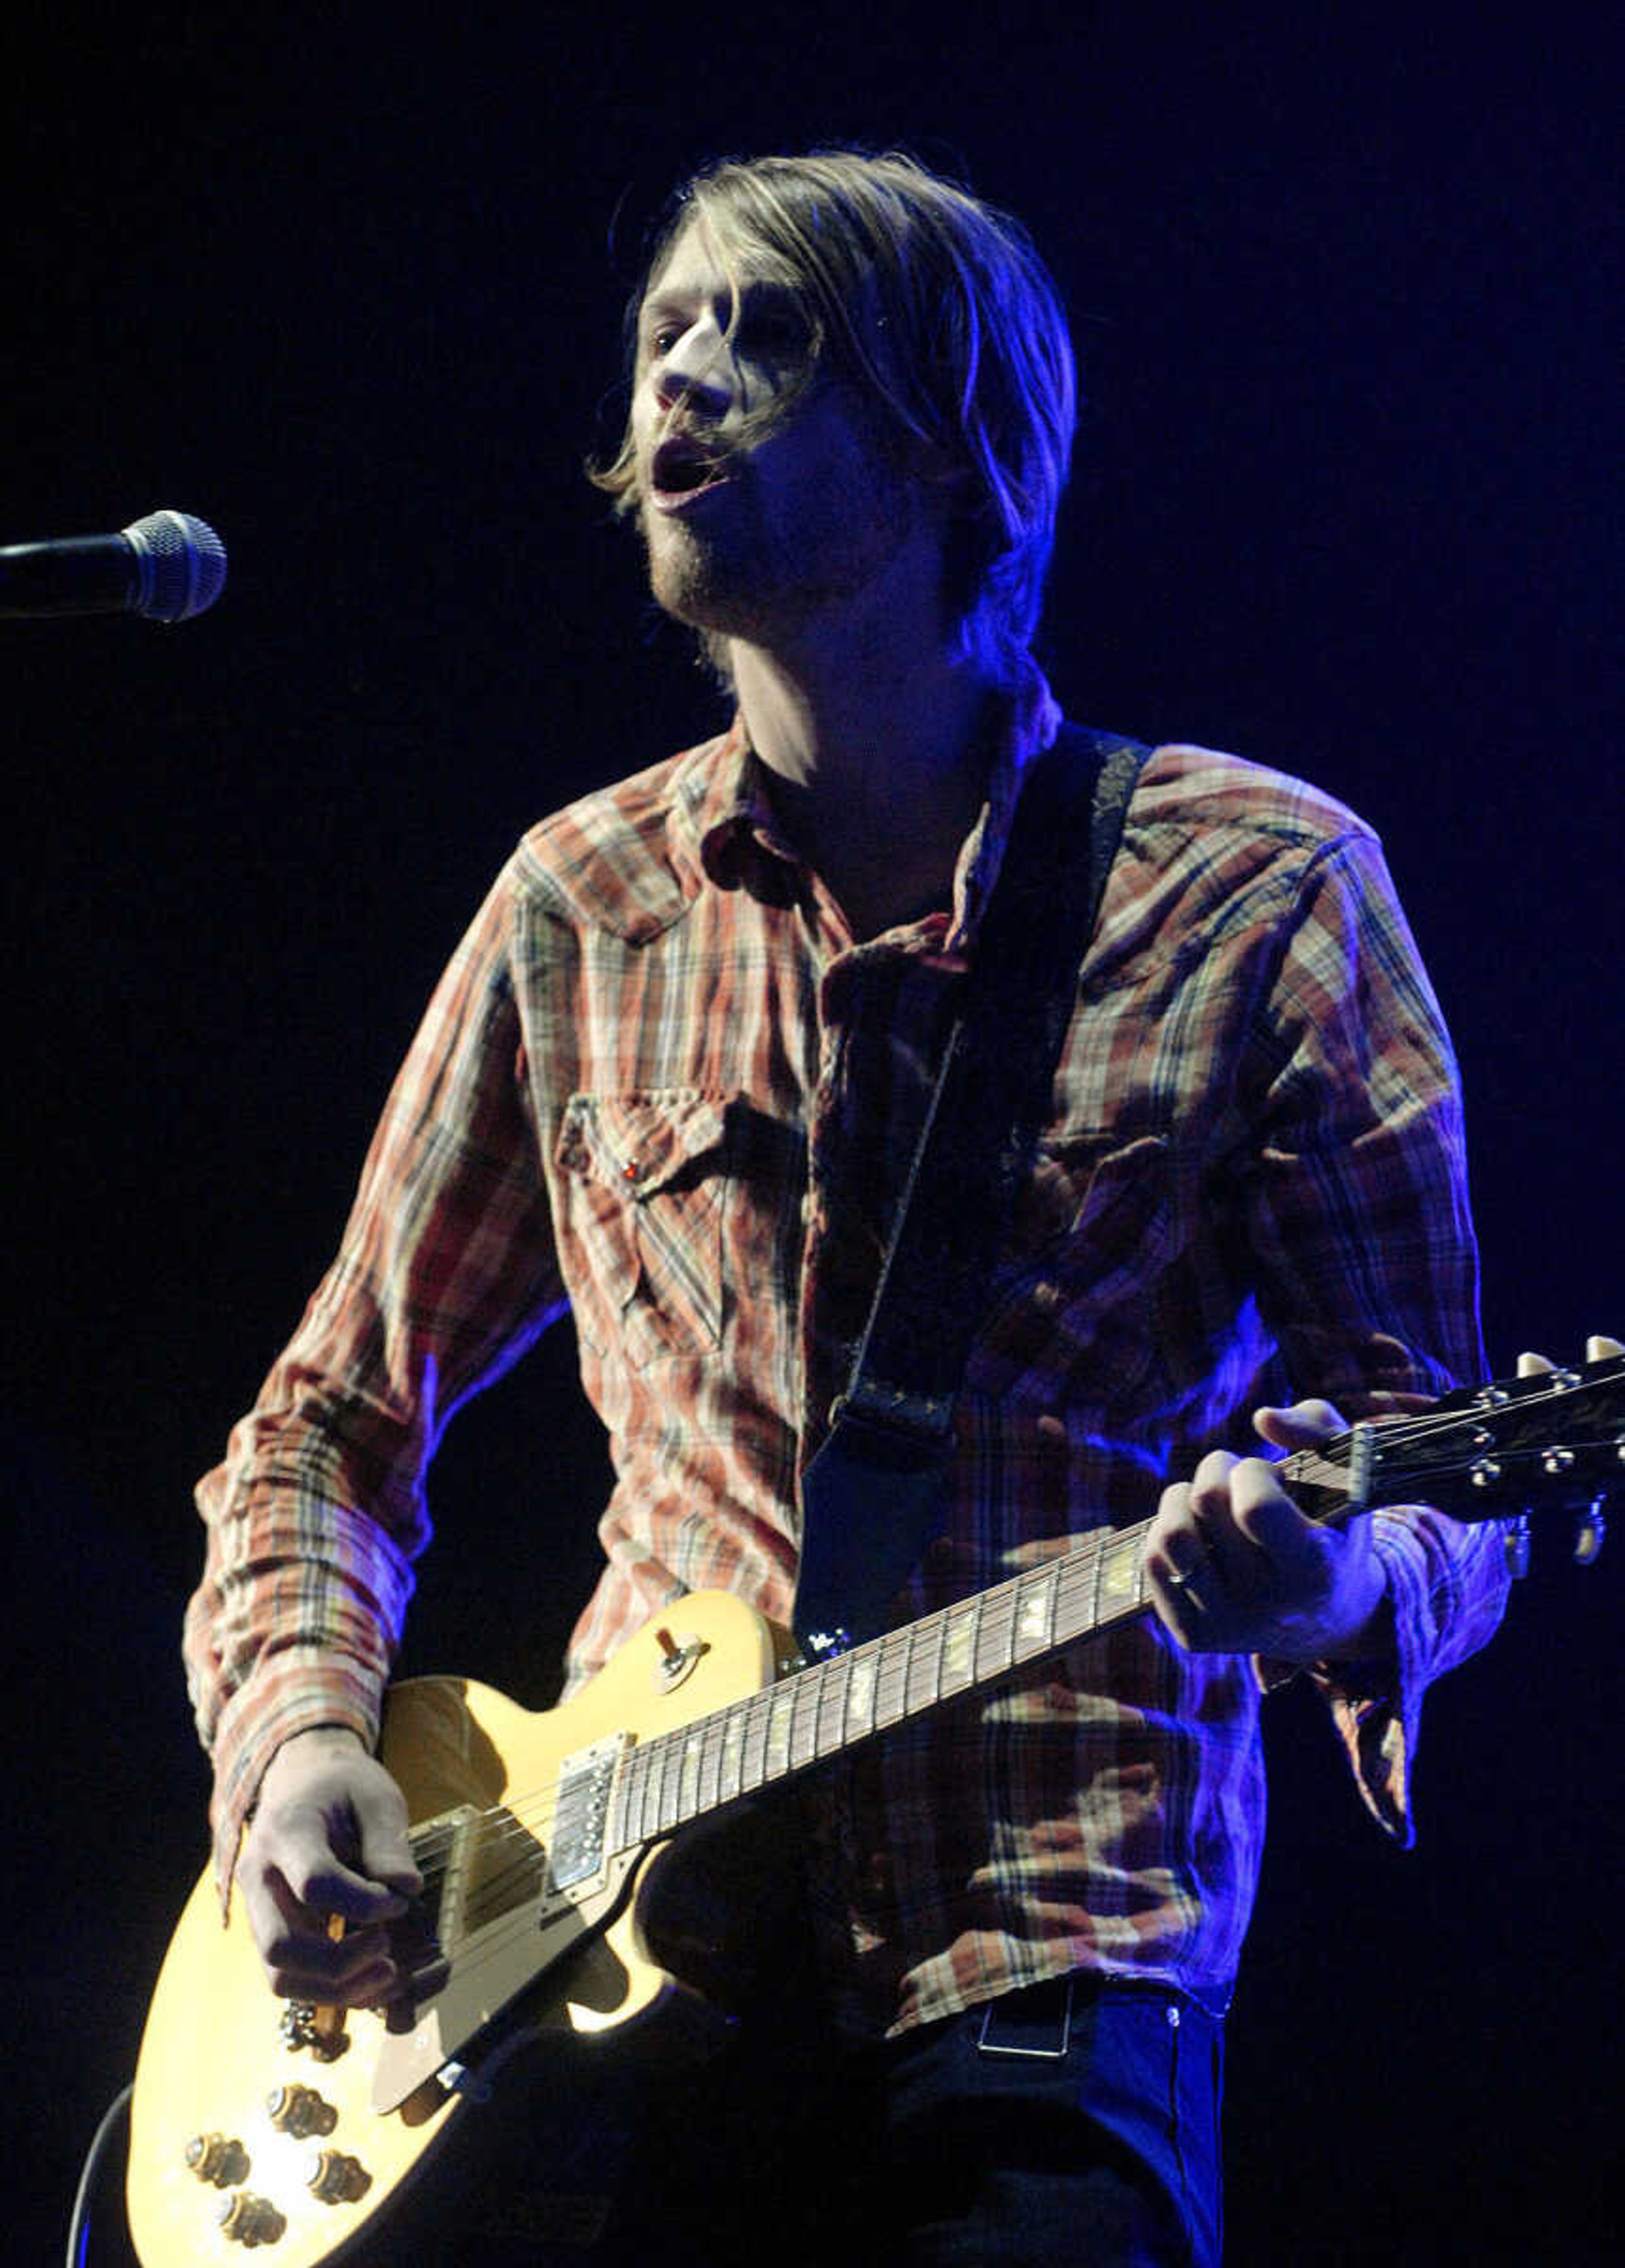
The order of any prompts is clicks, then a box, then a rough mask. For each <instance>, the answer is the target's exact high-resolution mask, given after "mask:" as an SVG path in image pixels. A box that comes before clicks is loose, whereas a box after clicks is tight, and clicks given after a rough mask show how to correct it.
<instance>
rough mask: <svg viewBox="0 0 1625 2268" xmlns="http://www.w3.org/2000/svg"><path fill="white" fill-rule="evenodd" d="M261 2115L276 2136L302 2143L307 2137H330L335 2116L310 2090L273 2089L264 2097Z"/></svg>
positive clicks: (337, 2118)
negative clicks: (263, 2113) (264, 2116)
mask: <svg viewBox="0 0 1625 2268" xmlns="http://www.w3.org/2000/svg"><path fill="white" fill-rule="evenodd" d="M265 2115H266V2117H268V2119H269V2120H270V2122H271V2124H272V2125H273V2126H275V2127H276V2130H277V2132H278V2133H281V2134H291V2135H293V2136H294V2137H295V2138H296V2139H298V2140H299V2141H303V2140H304V2139H305V2136H306V2135H307V2134H331V2133H332V2132H333V2130H334V2128H335V2126H336V2125H337V2124H338V2123H339V2114H338V2112H337V2111H336V2110H335V2109H334V2107H333V2105H332V2104H331V2103H330V2102H328V2101H327V2098H326V2097H325V2096H324V2095H318V2094H317V2092H316V2090H315V2088H313V2087H274V2088H272V2089H271V2091H270V2093H269V2094H268V2095H267V2096H266V2098H265Z"/></svg>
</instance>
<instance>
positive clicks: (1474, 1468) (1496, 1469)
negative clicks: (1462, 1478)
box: [1467, 1457, 1501, 1488]
mask: <svg viewBox="0 0 1625 2268" xmlns="http://www.w3.org/2000/svg"><path fill="white" fill-rule="evenodd" d="M1500 1477H1501V1468H1500V1466H1499V1465H1498V1464H1496V1461H1495V1459H1494V1458H1493V1457H1474V1460H1473V1462H1472V1463H1471V1464H1470V1465H1469V1466H1468V1467H1467V1478H1468V1479H1469V1480H1470V1481H1471V1482H1472V1484H1473V1485H1474V1488H1493V1487H1494V1486H1495V1484H1496V1482H1497V1481H1498V1480H1499V1479H1500Z"/></svg>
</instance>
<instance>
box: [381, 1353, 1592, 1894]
mask: <svg viewBox="0 0 1625 2268" xmlns="http://www.w3.org/2000/svg"><path fill="white" fill-rule="evenodd" d="M1555 1398H1557V1396H1556V1394H1555V1392H1548V1393H1545V1394H1540V1395H1526V1396H1525V1397H1524V1403H1525V1406H1528V1405H1529V1404H1530V1403H1544V1402H1547V1401H1550V1400H1553V1399H1555ZM1460 1419H1461V1413H1460V1412H1452V1413H1447V1414H1446V1415H1445V1416H1442V1417H1441V1416H1439V1415H1438V1414H1437V1413H1417V1415H1416V1416H1415V1417H1413V1418H1401V1419H1398V1420H1395V1421H1393V1423H1392V1424H1389V1425H1385V1427H1384V1428H1383V1432H1384V1436H1385V1439H1386V1441H1387V1442H1388V1443H1389V1444H1390V1445H1402V1444H1404V1443H1407V1442H1412V1441H1415V1440H1417V1439H1422V1438H1426V1437H1427V1436H1429V1435H1430V1434H1435V1433H1438V1432H1446V1433H1448V1432H1454V1431H1455V1430H1457V1427H1458V1425H1459V1424H1460ZM1326 1446H1327V1448H1328V1449H1334V1448H1336V1447H1341V1446H1342V1444H1341V1443H1331V1444H1327V1445H1326ZM1299 1454H1300V1455H1302V1456H1304V1460H1305V1463H1307V1464H1308V1465H1310V1466H1312V1467H1313V1466H1319V1467H1320V1468H1321V1469H1324V1470H1326V1471H1328V1472H1330V1473H1333V1474H1338V1473H1341V1472H1342V1471H1343V1470H1345V1469H1346V1468H1344V1467H1342V1466H1338V1465H1336V1464H1335V1462H1332V1461H1331V1460H1330V1459H1329V1458H1327V1456H1325V1455H1324V1454H1323V1453H1321V1452H1319V1451H1311V1452H1308V1453H1299ZM1289 1462H1290V1461H1289ZM1293 1477H1294V1478H1295V1479H1297V1480H1298V1482H1299V1484H1302V1482H1303V1481H1304V1480H1305V1479H1306V1478H1310V1477H1313V1475H1312V1474H1310V1473H1305V1471H1304V1469H1303V1467H1302V1466H1301V1465H1300V1467H1299V1469H1298V1472H1297V1473H1296V1474H1295V1475H1294V1476H1293ZM1435 1477H1437V1476H1435ZM1142 1533H1143V1528H1136V1529H1130V1530H1128V1531H1118V1530H1112V1531H1105V1530H1102V1531H1099V1533H1098V1534H1097V1535H1092V1536H1090V1537H1088V1538H1086V1539H1085V1541H1084V1542H1083V1543H1079V1544H1077V1545H1074V1546H1073V1547H1072V1548H1071V1549H1070V1550H1069V1551H1068V1552H1067V1553H1065V1554H1064V1555H1063V1556H1062V1557H1060V1558H1059V1559H1058V1560H1057V1561H1055V1562H1052V1563H1051V1564H1050V1565H1048V1566H1047V1567H1045V1568H1044V1569H1042V1570H1040V1571H1030V1572H1029V1573H1028V1575H1027V1576H1026V1578H1025V1579H1024V1578H1020V1577H1018V1578H1011V1579H1008V1580H1009V1581H1010V1584H1011V1590H1012V1592H1013V1590H1014V1588H1015V1587H1018V1585H1019V1583H1020V1582H1021V1581H1022V1580H1027V1581H1028V1582H1029V1583H1033V1582H1036V1581H1040V1580H1050V1581H1051V1582H1052V1583H1053V1584H1054V1585H1055V1587H1056V1588H1057V1589H1059V1587H1061V1585H1062V1584H1063V1583H1064V1582H1065V1581H1066V1580H1068V1578H1069V1577H1073V1578H1075V1577H1077V1575H1078V1574H1080V1573H1081V1572H1083V1563H1085V1562H1088V1563H1089V1568H1090V1572H1093V1567H1094V1565H1095V1563H1097V1562H1098V1561H1099V1559H1100V1558H1101V1557H1103V1555H1104V1552H1105V1550H1107V1548H1108V1547H1109V1545H1110V1544H1111V1543H1121V1541H1122V1540H1123V1538H1124V1535H1134V1536H1136V1538H1137V1536H1138V1535H1140V1534H1142ZM994 1589H995V1591H996V1592H1002V1591H1004V1586H1002V1585H1001V1586H996V1587H994ZM985 1595H990V1594H984V1596H985ZM1002 1603H1004V1604H1008V1605H1009V1606H1010V1607H1011V1609H1013V1608H1014V1605H1015V1601H1014V1598H1013V1595H1012V1596H1009V1597H1007V1598H1006V1599H1005V1600H1004V1602H1002ZM1136 1610H1137V1609H1136ZM951 1612H952V1609H939V1610H938V1616H930V1617H925V1618H923V1619H924V1620H928V1621H936V1620H938V1618H939V1617H941V1618H943V1619H945V1617H946V1616H948V1615H949V1614H950V1613H951ZM1012 1621H1013V1614H1012ZM913 1627H914V1628H916V1629H917V1628H918V1627H919V1626H918V1625H915V1626H913ZM888 1635H889V1637H890V1638H891V1639H892V1640H893V1642H894V1641H895V1640H896V1639H897V1638H900V1637H901V1635H902V1634H901V1633H891V1634H888ZM978 1635H979V1637H980V1635H981V1633H980V1632H979V1633H978ZM999 1635H1000V1636H1006V1635H1008V1632H1001V1633H1000V1634H999ZM1079 1635H1084V1633H1080V1634H1079ZM1070 1642H1073V1641H1071V1640H1065V1639H1063V1640H1062V1641H1061V1643H1063V1644H1066V1643H1070ZM898 1650H899V1651H901V1652H902V1653H905V1654H906V1653H907V1652H908V1647H907V1646H904V1647H903V1648H901V1649H898ZM874 1661H875V1667H876V1672H877V1683H883V1682H885V1681H887V1680H889V1681H890V1683H891V1684H892V1685H893V1687H895V1686H896V1685H897V1684H898V1683H903V1684H904V1685H905V1686H906V1684H907V1683H908V1677H909V1672H910V1669H911V1668H912V1663H911V1662H909V1661H908V1660H906V1659H905V1660H903V1661H895V1662H889V1663H888V1661H886V1641H878V1642H877V1646H876V1651H875V1654H874ZM1016 1666H1017V1665H1016V1664H1015V1663H1014V1662H1013V1661H1005V1660H1004V1659H1003V1658H997V1657H996V1659H995V1661H993V1663H992V1664H991V1665H990V1666H989V1667H988V1668H982V1667H981V1665H980V1664H979V1665H978V1667H977V1669H976V1671H975V1672H974V1675H973V1678H972V1681H971V1686H970V1688H969V1689H967V1690H974V1686H975V1685H976V1684H977V1683H984V1682H991V1680H993V1679H995V1678H996V1677H998V1676H999V1675H1003V1674H1004V1672H1005V1671H1006V1670H1007V1669H1009V1668H1014V1667H1016ZM813 1667H814V1668H818V1669H820V1670H824V1669H828V1668H831V1667H833V1665H831V1664H815V1665H813ZM782 1690H783V1688H782V1687H775V1686H767V1687H763V1688H761V1689H759V1690H758V1691H756V1692H755V1693H753V1694H750V1695H747V1696H745V1697H741V1698H739V1699H737V1700H736V1701H734V1702H732V1703H729V1704H726V1705H724V1706H723V1707H721V1708H720V1709H717V1710H714V1711H711V1712H707V1713H706V1715H704V1716H702V1718H700V1719H696V1720H695V1721H694V1723H693V1724H690V1725H688V1726H684V1727H673V1729H672V1731H671V1732H669V1733H664V1734H656V1735H655V1736H653V1738H652V1739H651V1741H649V1742H645V1743H643V1744H642V1745H641V1752H642V1755H643V1756H654V1757H655V1758H656V1763H655V1764H651V1765H647V1766H645V1768H644V1771H643V1778H644V1779H645V1780H647V1779H650V1778H654V1777H655V1776H656V1775H657V1773H661V1774H663V1773H664V1771H665V1769H666V1768H667V1765H668V1761H669V1749H670V1745H671V1744H673V1743H676V1742H679V1741H680V1740H688V1739H691V1738H693V1737H694V1736H695V1732H696V1730H697V1729H698V1730H699V1731H700V1736H701V1738H702V1740H703V1739H705V1738H706V1737H707V1735H706V1734H705V1733H704V1731H703V1729H702V1728H704V1727H706V1726H707V1725H708V1723H710V1724H711V1725H712V1735H711V1736H712V1737H714V1734H715V1730H716V1728H717V1727H719V1726H720V1724H721V1720H722V1719H724V1718H726V1717H729V1716H731V1715H732V1716H736V1717H739V1718H748V1717H749V1715H750V1714H751V1713H752V1712H753V1710H754V1712H755V1713H756V1714H757V1715H758V1716H762V1715H766V1714H768V1712H769V1711H770V1707H771V1697H772V1696H774V1695H775V1694H776V1693H782ZM939 1697H940V1696H939V1694H938V1692H937V1691H936V1690H928V1692H927V1693H926V1695H925V1696H924V1697H923V1704H924V1705H930V1703H931V1702H933V1701H935V1700H936V1699H938V1698H939ZM888 1698H889V1696H888ZM792 1706H793V1705H792ZM913 1706H915V1705H907V1706H906V1707H905V1711H904V1713H905V1714H908V1713H909V1712H910V1709H911V1708H912V1707H913ZM810 1708H811V1712H812V1714H813V1722H814V1739H815V1746H814V1752H813V1755H812V1756H804V1757H795V1758H793V1759H791V1760H790V1762H789V1764H788V1770H789V1771H793V1770H796V1769H800V1768H805V1766H806V1765H807V1764H813V1763H816V1762H818V1761H820V1758H821V1756H823V1755H825V1754H827V1753H829V1752H830V1751H828V1750H826V1749H822V1747H821V1744H820V1742H819V1738H818V1735H819V1728H820V1724H821V1718H822V1713H823V1709H822V1697H821V1696H820V1697H819V1698H818V1699H817V1700H815V1701H813V1703H812V1704H811V1705H810ZM884 1728H885V1727H884V1725H877V1726H876V1727H874V1728H873V1729H877V1730H878V1729H884ZM755 1729H757V1728H755V1727H751V1728H750V1731H754V1730H755ZM852 1729H853V1728H850V1727H843V1733H842V1739H841V1740H840V1741H839V1742H837V1746H844V1745H846V1744H847V1742H848V1740H849V1736H850V1732H851V1730H852ZM860 1729H862V1730H864V1731H865V1732H866V1731H867V1730H868V1729H869V1728H868V1727H863V1728H860ZM748 1737H749V1733H748V1732H745V1733H742V1734H740V1739H741V1742H743V1741H744V1740H745V1739H746V1738H748ZM662 1751H668V1753H667V1754H663V1753H662ZM761 1761H762V1763H763V1764H764V1765H765V1764H766V1762H767V1760H766V1757H765V1756H764V1757H763V1759H762V1760H761ZM721 1769H722V1766H721V1763H720V1760H718V1762H717V1771H719V1772H720V1771H721ZM785 1776H787V1773H786V1771H784V1770H778V1771H775V1770H771V1769H767V1770H764V1771H763V1773H762V1777H761V1779H760V1780H753V1781H752V1782H751V1783H750V1785H749V1786H745V1785H744V1782H743V1772H741V1786H740V1788H739V1793H740V1794H741V1795H744V1794H748V1793H753V1792H754V1789H755V1788H756V1787H757V1786H764V1785H769V1784H771V1783H772V1782H773V1781H775V1780H776V1779H778V1778H782V1777H785ZM554 1797H555V1790H554V1789H551V1788H550V1789H547V1790H537V1791H535V1792H534V1793H533V1794H532V1795H530V1796H528V1797H527V1796H523V1795H521V1796H516V1797H515V1798H513V1799H512V1800H511V1801H510V1802H509V1803H508V1804H506V1805H500V1806H494V1807H492V1808H491V1809H490V1810H489V1812H488V1813H487V1815H486V1816H485V1819H484V1821H482V1822H480V1823H462V1827H461V1829H459V1828H455V1827H454V1828H452V1829H451V1830H447V1837H446V1847H447V1848H448V1849H449V1848H450V1847H451V1845H452V1842H453V1841H454V1839H455V1838H456V1837H457V1836H458V1834H459V1833H460V1832H467V1831H468V1830H469V1828H470V1825H471V1824H472V1826H473V1831H474V1834H475V1835H476V1836H480V1835H483V1837H485V1839H486V1842H487V1845H488V1848H489V1841H490V1838H491V1837H492V1836H493V1835H496V1836H501V1835H503V1834H504V1832H505V1833H506V1834H507V1835H508V1836H509V1837H518V1838H520V1839H522V1840H523V1841H525V1842H526V1845H531V1844H532V1843H533V1837H535V1836H536V1835H537V1834H539V1833H540V1832H542V1831H545V1830H546V1829H547V1828H548V1825H549V1824H550V1823H551V1820H552V1817H553V1816H554V1815H555V1811H556V1801H555V1800H553V1799H554ZM727 1800H733V1799H732V1798H727V1799H724V1801H727ZM643 1808H645V1809H646V1808H647V1806H646V1804H645V1805H644V1807H643ZM667 1808H668V1799H667V1796H666V1793H665V1790H664V1789H662V1790H660V1791H659V1792H658V1793H657V1796H656V1800H655V1809H656V1819H655V1822H654V1823H653V1825H652V1827H651V1830H650V1833H649V1834H648V1835H647V1836H639V1837H634V1838H633V1839H634V1841H638V1840H648V1839H653V1837H656V1836H658V1835H660V1834H664V1833H668V1832H671V1831H673V1830H675V1829H676V1828H677V1827H679V1826H680V1825H682V1824H684V1823H685V1822H686V1819H687V1818H688V1817H691V1816H693V1815H695V1810H694V1808H693V1807H691V1806H688V1805H686V1804H685V1802H684V1800H683V1795H682V1789H681V1785H680V1786H679V1789H678V1791H677V1802H676V1807H675V1811H676V1815H675V1816H673V1817H670V1818H668V1817H667V1816H666V1811H667ZM718 1808H722V1804H721V1803H719V1802H716V1801H707V1802H703V1803H702V1804H701V1805H700V1806H699V1807H698V1809H699V1810H701V1811H710V1810H715V1809H718ZM504 1814H507V1815H511V1823H510V1824H508V1825H507V1827H506V1828H504V1823H503V1822H504ZM418 1847H419V1855H420V1857H426V1858H427V1859H428V1863H429V1865H430V1868H431V1869H432V1867H433V1864H434V1857H435V1850H434V1846H433V1845H431V1844H428V1843H425V1844H424V1845H420V1846H418ZM482 1890H483V1891H486V1892H488V1893H489V1894H490V1895H494V1896H496V1897H499V1898H500V1897H501V1896H504V1895H505V1890H504V1878H503V1876H502V1875H500V1874H498V1875H497V1876H496V1877H490V1876H488V1877H487V1878H486V1880H485V1881H484V1882H483V1883H482ZM487 1904H489V1896H488V1897H487Z"/></svg>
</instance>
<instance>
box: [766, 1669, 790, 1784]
mask: <svg viewBox="0 0 1625 2268" xmlns="http://www.w3.org/2000/svg"><path fill="white" fill-rule="evenodd" d="M795 1712H796V1696H795V1692H794V1690H793V1688H792V1687H790V1686H789V1685H778V1686H775V1687H774V1689H773V1690H772V1691H771V1692H770V1693H769V1694H768V1732H767V1744H766V1748H765V1749H764V1752H763V1756H762V1769H763V1771H764V1773H765V1775H766V1777H767V1778H769V1779H781V1778H783V1775H784V1773H785V1771H786V1770H787V1769H788V1767H789V1764H790V1720H791V1719H792V1718H793V1717H794V1715H795Z"/></svg>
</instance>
